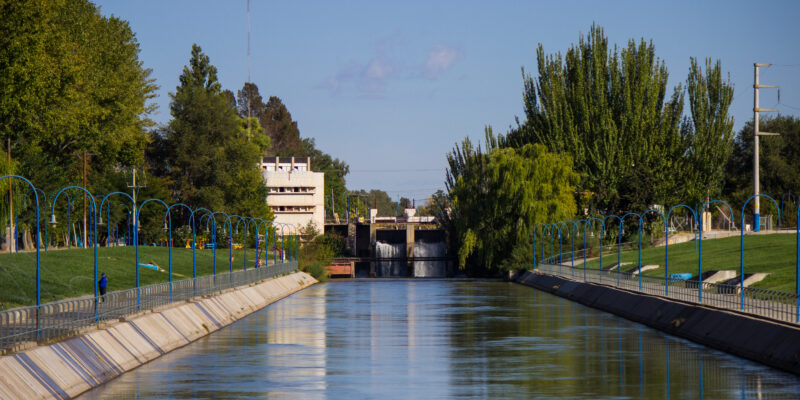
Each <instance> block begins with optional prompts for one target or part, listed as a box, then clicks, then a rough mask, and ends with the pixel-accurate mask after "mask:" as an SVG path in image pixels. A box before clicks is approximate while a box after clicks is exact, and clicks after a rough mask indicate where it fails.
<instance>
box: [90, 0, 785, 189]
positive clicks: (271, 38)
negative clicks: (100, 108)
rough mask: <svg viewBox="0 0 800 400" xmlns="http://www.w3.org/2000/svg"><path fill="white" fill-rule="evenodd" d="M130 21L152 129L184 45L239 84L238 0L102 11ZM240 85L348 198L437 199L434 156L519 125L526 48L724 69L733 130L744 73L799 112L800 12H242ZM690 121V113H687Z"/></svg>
mask: <svg viewBox="0 0 800 400" xmlns="http://www.w3.org/2000/svg"><path fill="white" fill-rule="evenodd" d="M96 3H97V4H98V5H100V6H101V12H102V13H104V14H106V15H110V14H113V15H116V16H118V17H120V18H123V19H125V20H128V21H129V22H130V24H131V27H132V29H133V30H134V31H135V32H136V35H137V38H138V40H139V42H140V44H141V49H142V52H141V60H142V61H143V63H144V66H145V67H147V68H152V69H153V75H152V76H153V77H154V78H155V79H156V82H157V84H158V85H159V86H160V87H161V89H160V91H159V97H158V98H157V99H156V100H155V103H157V104H158V105H159V111H158V112H157V114H155V115H154V116H153V119H154V120H156V121H157V122H159V123H166V122H167V121H168V120H169V95H168V93H170V92H174V91H175V86H176V85H177V84H178V76H179V74H180V72H181V70H182V68H183V66H184V65H185V64H186V63H187V62H188V59H189V52H190V49H191V45H192V43H197V44H199V45H200V46H202V48H203V50H204V52H205V53H206V54H208V55H209V56H210V57H211V62H212V63H213V64H214V65H216V66H217V68H218V70H219V77H220V81H221V82H222V85H223V86H224V87H225V88H227V89H231V90H234V91H236V90H237V89H239V88H241V87H242V84H243V83H244V82H245V81H247V13H246V0H227V1H201V0H170V1H163V0H137V1H130V0H102V1H97V2H96ZM250 10H251V11H250V12H251V14H250V18H251V54H252V61H251V80H252V81H253V82H254V83H255V84H257V85H258V87H259V89H260V91H261V93H262V95H264V97H265V98H266V97H267V96H269V95H275V96H278V97H280V98H281V99H282V100H283V102H284V103H285V104H286V105H287V107H288V108H289V111H290V112H291V113H292V116H293V118H294V119H295V120H296V121H298V126H299V128H300V134H301V136H303V137H313V138H315V139H316V142H317V145H318V147H319V148H321V149H322V150H323V151H325V152H328V153H330V154H331V155H333V156H335V157H338V158H340V159H343V160H345V161H346V162H347V163H349V164H350V168H351V171H352V172H351V174H350V175H349V176H348V177H347V181H348V187H350V188H353V189H362V188H363V189H372V188H376V189H382V190H386V191H387V192H389V194H390V195H391V196H392V197H393V198H395V199H396V198H398V197H399V196H405V197H409V198H417V199H423V198H425V197H426V196H427V195H429V194H430V193H432V192H433V191H435V190H436V189H437V188H443V186H444V185H443V181H444V169H445V167H446V161H445V154H446V153H447V152H448V151H449V150H450V149H451V148H452V147H453V145H454V143H455V142H457V141H460V140H461V139H463V138H464V137H465V136H470V137H471V138H473V139H475V140H478V139H482V137H483V129H484V126H486V125H492V126H493V127H494V129H495V132H505V131H506V130H507V128H508V127H509V126H510V125H512V124H514V117H515V116H519V117H522V77H521V68H522V67H525V68H526V70H528V71H535V69H536V59H535V51H536V47H537V45H538V43H542V45H543V46H544V48H545V51H547V52H557V51H561V52H564V51H565V50H566V49H567V48H568V47H569V46H570V44H572V43H574V42H576V41H577V39H578V35H579V33H585V32H587V30H588V29H589V27H590V26H591V25H592V23H593V22H594V23H597V24H598V25H601V26H603V27H604V28H605V31H606V35H607V36H608V37H609V40H610V41H611V42H612V43H616V44H619V45H624V44H625V43H627V41H628V40H629V39H631V38H634V39H637V40H638V39H639V38H645V39H647V40H650V39H652V40H653V42H654V44H655V46H656V53H657V55H658V56H659V57H661V58H662V59H663V60H664V61H665V62H666V64H667V67H668V69H669V71H670V73H671V75H670V86H675V85H676V84H678V83H679V82H683V81H685V79H686V74H687V73H688V68H689V57H699V58H701V59H702V58H705V57H711V58H712V59H720V60H721V61H722V66H723V69H724V71H726V72H728V73H729V74H730V77H731V80H732V82H733V84H734V90H735V92H734V100H733V105H732V114H733V116H734V118H735V128H736V129H737V130H738V129H739V128H741V126H742V125H743V124H744V122H745V121H747V120H749V119H751V118H752V107H753V89H752V84H753V63H754V62H756V61H758V62H769V63H773V64H776V65H775V66H774V67H772V68H769V69H762V70H761V74H760V75H761V80H762V82H763V83H769V84H777V85H781V87H782V89H781V104H776V103H777V96H776V94H775V92H774V91H768V90H762V93H761V99H762V107H774V108H778V109H780V110H781V111H782V112H783V113H784V114H794V115H798V114H800V52H799V51H798V50H800V45H798V38H800V23H798V21H797V17H798V16H800V2H797V1H759V2H758V3H757V5H756V4H755V3H754V2H746V1H702V2H701V1H660V2H651V1H603V2H597V1H559V2H534V1H493V2H488V1H413V0H406V1H402V2H400V1H396V2H383V1H374V0H373V1H338V2H331V1H290V2H277V1H272V2H268V1H262V0H251V4H250ZM687 109H688V107H687Z"/></svg>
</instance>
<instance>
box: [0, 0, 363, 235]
mask: <svg viewBox="0 0 800 400" xmlns="http://www.w3.org/2000/svg"><path fill="white" fill-rule="evenodd" d="M0 15H2V16H3V17H2V18H0V137H2V139H3V146H2V148H3V150H5V152H6V153H7V154H4V155H3V157H0V169H2V171H0V172H2V173H3V174H17V175H21V176H24V177H27V178H29V179H30V180H31V181H32V182H33V184H34V185H36V186H37V187H39V188H41V189H42V190H43V191H44V192H45V193H48V194H49V193H51V192H52V191H54V190H56V189H59V188H62V187H65V186H69V185H80V186H83V175H84V172H85V173H86V175H87V177H88V178H87V181H86V185H85V186H86V187H87V189H89V191H91V192H92V193H98V194H99V193H109V192H113V191H122V192H129V191H130V189H129V188H128V185H129V184H130V183H131V173H132V172H131V171H132V168H136V169H137V171H138V173H139V180H140V182H142V181H144V182H145V183H146V187H145V188H142V189H141V190H140V193H139V197H140V198H160V199H163V200H165V201H167V202H179V201H180V202H184V203H186V204H188V205H189V206H191V207H193V208H195V207H207V208H210V209H216V210H225V211H227V212H229V213H239V214H245V215H250V216H253V217H258V218H264V219H271V218H272V214H271V212H270V210H269V208H268V207H267V204H266V201H265V199H266V195H267V189H266V187H265V185H264V182H263V179H262V177H261V175H260V173H259V168H258V166H257V163H258V161H259V159H260V157H262V156H272V155H278V156H301V157H302V156H308V157H311V163H312V168H314V170H317V171H322V172H325V184H326V187H327V188H334V190H336V189H339V190H342V191H344V190H346V188H345V176H346V175H347V174H348V172H349V166H348V165H347V164H346V163H345V162H343V161H341V160H339V159H337V158H334V157H332V156H330V155H329V154H326V153H325V152H323V151H321V150H320V149H318V148H317V147H316V144H315V142H314V140H313V139H310V138H301V137H300V131H299V129H298V126H297V122H296V121H294V120H292V116H291V114H290V112H289V111H288V109H287V107H286V106H285V105H284V104H283V103H282V101H281V99H280V98H278V97H277V96H270V97H269V98H268V99H267V101H266V102H264V100H263V98H262V96H261V95H260V93H259V89H258V87H257V86H256V85H255V84H253V83H245V84H244V85H243V87H242V88H241V89H240V90H238V91H236V93H235V94H234V93H233V92H232V91H231V90H226V89H224V88H223V87H222V86H221V84H220V82H219V77H218V71H217V69H216V67H215V66H214V65H213V63H212V61H211V60H210V58H209V57H208V55H206V54H204V53H203V51H202V49H201V48H200V46H197V45H193V46H192V48H191V52H190V55H189V61H188V64H187V65H186V66H185V67H184V68H183V70H182V72H181V74H180V82H179V85H178V86H177V87H176V88H175V90H174V91H173V92H171V93H170V94H169V95H170V99H171V102H170V106H169V111H170V116H171V119H170V120H169V122H168V123H166V124H165V125H163V126H156V124H155V123H154V122H153V121H152V119H151V115H152V112H153V111H154V110H155V105H154V104H152V103H151V100H152V99H153V98H154V97H155V96H156V90H157V89H158V86H157V84H156V82H155V81H154V79H153V78H152V77H151V72H152V71H151V70H150V69H148V68H146V67H145V66H144V65H143V63H142V61H141V60H140V59H139V53H140V44H139V42H138V41H137V39H136V35H135V33H134V32H133V31H132V30H131V28H130V26H129V24H128V22H127V21H125V20H123V19H120V18H118V17H115V16H110V17H106V16H103V15H101V14H100V11H99V8H98V7H97V6H95V5H94V4H92V3H91V2H89V1H87V0H25V1H21V2H15V1H0ZM9 159H10V160H11V161H10V162H9ZM13 185H14V187H13V190H12V192H13V196H14V204H23V203H24V204H26V206H25V207H26V210H27V211H26V212H25V213H23V214H20V216H19V218H20V224H21V225H23V224H25V225H27V226H28V227H30V226H31V225H32V224H33V222H34V221H33V218H34V217H33V216H32V214H31V212H30V207H31V204H32V201H31V199H32V197H31V194H30V193H26V190H25V189H26V188H25V187H23V186H21V184H19V183H14V184H13ZM0 189H3V190H0V224H2V225H3V226H7V225H8V218H9V213H8V207H9V201H8V196H9V191H8V190H7V189H5V187H4V186H3V187H0ZM2 196H4V197H5V200H2ZM25 197H27V200H26V199H25ZM74 204H77V205H73V207H74V208H73V213H75V211H76V210H80V209H81V208H82V207H83V204H82V202H75V203H74ZM18 207H20V208H21V206H18ZM65 207H66V203H65V204H59V205H57V206H56V210H57V212H59V213H60V212H64V211H65ZM22 211H23V210H21V209H17V210H15V214H19V213H22ZM123 212H124V210H122V209H118V208H114V209H113V211H112V219H114V220H120V221H124V220H125V215H123ZM73 215H74V214H73ZM144 217H146V216H143V218H144ZM150 234H151V235H157V234H158V233H157V232H155V231H154V232H150ZM147 235H148V233H147V232H145V233H143V236H145V237H146V236H147Z"/></svg>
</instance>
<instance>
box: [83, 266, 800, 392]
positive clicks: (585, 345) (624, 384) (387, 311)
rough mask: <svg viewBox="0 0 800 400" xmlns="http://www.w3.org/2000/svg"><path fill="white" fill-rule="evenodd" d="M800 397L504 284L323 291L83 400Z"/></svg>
mask: <svg viewBox="0 0 800 400" xmlns="http://www.w3.org/2000/svg"><path fill="white" fill-rule="evenodd" d="M759 396H762V398H794V399H797V398H800V380H799V379H798V377H795V376H793V375H790V374H785V373H782V372H779V371H776V370H773V369H770V368H767V367H764V366H761V365H759V364H755V363H752V362H749V361H745V360H742V359H739V358H735V357H733V356H729V355H726V354H724V353H720V352H717V351H713V350H709V349H707V348H705V347H702V346H698V345H695V344H692V343H690V342H686V341H683V340H680V339H675V338H672V337H669V336H667V335H665V334H662V333H660V332H658V331H654V330H652V329H649V328H646V327H644V326H641V325H637V324H634V323H631V322H629V321H627V320H624V319H621V318H618V317H615V316H612V315H610V314H606V313H603V312H600V311H596V310H593V309H590V308H586V307H584V306H581V305H579V304H576V303H573V302H570V301H567V300H564V299H561V298H558V297H555V296H552V295H550V294H546V293H542V292H538V291H536V290H534V289H531V288H528V287H525V286H521V285H516V284H511V283H503V282H454V281H410V280H400V281H352V282H334V283H327V284H320V285H315V286H313V287H311V288H309V289H306V290H304V291H302V292H300V293H296V294H294V295H292V296H290V297H288V298H286V299H284V300H281V301H279V302H277V303H275V304H273V305H271V306H269V307H267V308H265V309H264V310H261V311H259V312H257V313H255V314H253V315H251V316H249V317H247V318H246V319H244V320H242V321H239V322H237V323H236V324H234V325H231V326H230V327H228V328H225V329H223V330H221V331H219V332H216V333H214V334H212V335H210V336H208V337H206V338H204V339H201V340H199V341H198V342H196V343H193V344H191V345H189V346H186V347H184V348H181V349H178V350H176V351H174V352H172V353H170V354H167V355H165V356H163V357H161V358H160V359H157V360H155V361H153V362H151V363H149V364H147V365H144V366H142V367H141V368H138V369H136V370H134V371H131V372H129V373H127V374H125V375H124V376H122V377H120V378H118V379H116V380H114V381H112V382H110V383H108V384H106V385H104V386H102V387H100V388H98V389H95V390H94V391H92V392H89V393H87V394H86V395H85V396H84V397H82V398H88V399H93V398H104V399H105V398H143V399H150V398H218V399H231V398H298V399H316V398H336V399H376V398H381V399H383V398H414V399H420V398H426V399H429V398H454V397H460V398H533V397H560V398H592V399H593V398H651V399H662V398H674V399H696V398H707V399H728V398H734V399H739V398H759Z"/></svg>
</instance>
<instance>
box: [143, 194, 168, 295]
mask: <svg viewBox="0 0 800 400" xmlns="http://www.w3.org/2000/svg"><path fill="white" fill-rule="evenodd" d="M150 202H155V203H159V204H161V205H162V206H164V213H165V214H166V215H165V219H166V220H167V221H166V222H167V230H168V231H169V232H168V233H169V236H167V243H169V242H171V239H172V228H171V225H172V218H170V216H169V206H168V205H167V203H165V202H164V201H162V200H160V199H147V200H145V201H143V202H142V204H140V205H139V208H138V209H137V210H136V228H135V229H136V235H135V236H136V239H135V240H136V311H139V309H140V307H141V302H140V297H141V296H140V290H139V218H140V217H141V216H142V208H144V206H145V205H147V203H150ZM169 265H170V271H169V277H168V279H169V297H170V299H172V246H169Z"/></svg>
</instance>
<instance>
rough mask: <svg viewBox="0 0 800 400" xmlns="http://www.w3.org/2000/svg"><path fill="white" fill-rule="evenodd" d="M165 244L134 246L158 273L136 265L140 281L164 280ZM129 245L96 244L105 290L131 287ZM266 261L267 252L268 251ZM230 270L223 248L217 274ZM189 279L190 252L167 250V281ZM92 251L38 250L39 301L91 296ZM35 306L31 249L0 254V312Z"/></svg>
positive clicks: (208, 265)
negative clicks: (39, 251) (158, 268)
mask: <svg viewBox="0 0 800 400" xmlns="http://www.w3.org/2000/svg"><path fill="white" fill-rule="evenodd" d="M168 250H169V249H168V248H166V247H144V246H142V247H139V262H140V263H141V264H155V265H158V266H159V267H160V268H161V269H162V270H163V271H164V272H162V271H155V270H152V269H149V268H145V267H139V274H140V275H139V280H140V285H141V286H145V285H150V284H153V283H158V282H166V281H168V274H167V272H166V271H167V268H168V265H169V263H168ZM135 251H136V250H135V247H133V246H125V247H101V248H98V251H97V264H98V275H99V274H100V273H101V272H105V273H106V275H107V276H108V290H109V291H113V290H120V289H129V288H133V287H136V269H135V259H136V252H135ZM212 254H213V253H212V251H211V250H197V275H210V274H211V273H212V270H213V258H212ZM233 256H234V260H233V269H234V271H237V270H241V269H242V267H243V265H242V263H243V256H244V250H241V249H239V250H234V251H233ZM255 259H256V253H255V250H254V249H248V250H247V268H252V267H254V266H255ZM269 260H270V262H271V261H272V254H271V253H270V258H269ZM228 271H230V264H229V262H228V249H219V250H217V273H224V272H228ZM191 277H192V250H191V249H186V248H173V249H172V279H173V280H180V279H186V278H191ZM94 285H95V280H94V251H93V249H91V248H89V249H75V248H73V249H72V250H53V249H50V251H47V252H45V251H42V252H41V301H42V303H46V302H50V301H54V300H59V299H64V298H69V297H79V296H83V295H94ZM31 304H36V253H35V252H33V253H14V254H0V310H3V309H9V308H13V307H18V306H22V305H31Z"/></svg>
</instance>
